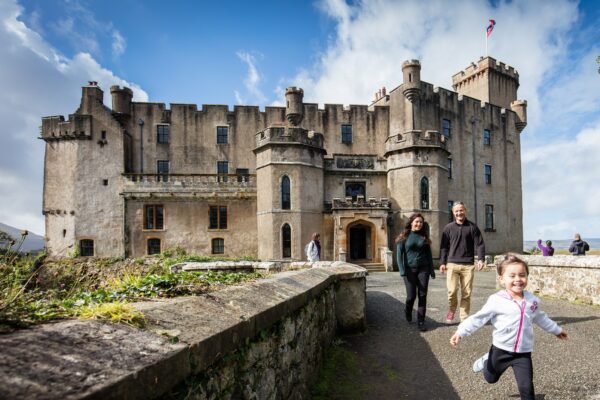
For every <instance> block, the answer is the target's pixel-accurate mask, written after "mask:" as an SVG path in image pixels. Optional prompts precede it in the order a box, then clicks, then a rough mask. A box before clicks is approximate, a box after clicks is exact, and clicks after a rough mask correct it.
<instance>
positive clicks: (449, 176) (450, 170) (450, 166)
mask: <svg viewBox="0 0 600 400" xmlns="http://www.w3.org/2000/svg"><path fill="white" fill-rule="evenodd" d="M448 179H452V158H450V157H448Z"/></svg>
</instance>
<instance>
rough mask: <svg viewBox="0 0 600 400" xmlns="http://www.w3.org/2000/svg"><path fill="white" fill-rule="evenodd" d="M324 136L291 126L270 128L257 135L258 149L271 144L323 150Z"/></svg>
mask: <svg viewBox="0 0 600 400" xmlns="http://www.w3.org/2000/svg"><path fill="white" fill-rule="evenodd" d="M323 142H324V138H323V134H321V133H318V132H314V131H309V130H306V129H303V128H298V127H290V126H283V125H282V126H270V127H268V128H267V129H265V130H263V131H260V132H258V133H257V134H256V147H257V148H259V147H262V146H265V145H267V144H270V143H289V144H303V145H307V146H310V147H314V148H319V149H323Z"/></svg>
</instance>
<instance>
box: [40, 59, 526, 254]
mask: <svg viewBox="0 0 600 400" xmlns="http://www.w3.org/2000/svg"><path fill="white" fill-rule="evenodd" d="M420 68H421V66H420V63H419V62H418V61H416V60H411V61H407V62H405V63H404V64H403V66H402V78H403V81H402V83H401V84H400V86H398V87H396V88H395V89H393V90H391V91H389V92H386V91H385V89H383V90H380V91H379V92H378V93H377V95H376V97H375V100H374V101H373V102H372V103H371V104H370V105H351V106H349V107H344V106H342V105H337V104H326V105H325V106H324V108H322V109H321V108H319V107H318V105H317V104H312V103H304V102H303V96H304V93H303V91H302V89H299V88H294V87H291V88H288V89H287V90H286V106H285V107H266V108H265V110H264V111H260V110H259V108H258V107H253V106H235V107H234V108H233V111H231V110H230V109H229V108H228V107H227V106H220V105H203V106H202V108H201V109H198V108H197V106H196V105H190V104H171V105H170V107H167V106H166V105H165V104H163V103H138V102H133V101H132V92H131V90H129V89H128V88H120V87H118V86H114V87H112V88H111V95H112V109H109V108H107V107H106V106H104V104H103V96H104V94H103V91H102V90H101V89H100V88H99V87H98V86H97V84H95V82H91V83H90V85H88V86H85V87H84V88H83V95H82V100H81V104H80V106H79V108H78V109H77V110H76V112H75V113H74V114H72V115H70V116H69V119H68V120H65V119H64V118H63V117H60V116H58V117H46V118H43V120H42V139H43V140H45V142H46V154H45V166H44V173H45V175H44V204H43V212H44V215H45V216H46V246H47V251H48V253H49V254H51V255H56V256H66V255H68V254H70V253H79V254H82V255H94V256H102V257H106V256H141V255H144V254H149V253H155V252H158V251H161V250H162V249H166V248H174V247H177V246H179V247H182V248H184V249H186V250H187V251H189V252H194V253H203V254H216V255H224V256H228V257H239V256H244V255H248V256H254V257H257V258H259V259H261V260H264V261H266V260H288V261H293V260H301V259H303V258H304V257H305V256H304V254H303V249H304V245H305V244H306V243H307V242H308V240H309V238H310V236H311V234H312V233H313V232H320V233H321V240H322V253H323V254H322V257H323V258H324V259H327V260H347V261H350V262H354V263H359V264H365V265H369V264H380V265H387V264H389V262H387V261H386V260H387V258H389V250H390V249H392V250H393V248H394V246H393V239H394V237H395V236H397V235H398V233H399V232H400V230H401V228H402V226H403V225H404V224H405V223H406V220H407V218H408V217H409V216H410V214H412V213H413V212H420V213H422V214H423V215H424V216H425V218H426V220H427V221H428V222H429V225H430V230H431V236H432V240H433V242H434V244H435V245H434V256H437V252H438V249H437V243H439V237H440V234H441V230H442V229H443V227H444V225H445V224H446V223H447V222H448V221H449V219H450V217H451V216H450V213H449V207H450V204H451V203H452V202H453V201H458V200H460V201H463V202H464V203H465V204H466V206H467V209H468V215H469V218H470V219H471V220H474V221H475V222H477V223H478V225H479V226H480V227H481V229H482V231H484V237H485V240H486V247H487V250H488V252H489V253H501V252H506V251H511V250H512V251H517V250H519V249H520V248H521V246H522V239H523V237H522V198H521V156H520V133H521V131H522V129H523V128H524V127H525V125H526V122H527V121H526V118H527V117H526V102H524V101H517V97H516V96H517V88H518V84H519V76H518V73H517V72H516V71H515V70H514V69H513V68H511V67H507V66H505V65H504V64H503V63H498V62H496V60H494V59H493V58H490V57H486V58H482V59H481V60H479V62H478V63H474V64H472V65H471V66H469V67H468V68H467V69H466V70H465V71H462V72H460V73H458V74H456V75H454V77H453V84H454V87H455V90H457V92H454V91H449V90H446V89H442V88H437V87H433V86H432V85H431V84H429V83H426V82H424V81H421V78H420ZM468 96H473V97H468Z"/></svg>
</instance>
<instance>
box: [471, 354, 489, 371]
mask: <svg viewBox="0 0 600 400" xmlns="http://www.w3.org/2000/svg"><path fill="white" fill-rule="evenodd" d="M488 356H489V353H485V354H484V355H483V356H481V357H480V358H478V359H477V360H475V362H474V363H473V372H481V371H483V366H484V364H485V362H486V361H487V359H488Z"/></svg>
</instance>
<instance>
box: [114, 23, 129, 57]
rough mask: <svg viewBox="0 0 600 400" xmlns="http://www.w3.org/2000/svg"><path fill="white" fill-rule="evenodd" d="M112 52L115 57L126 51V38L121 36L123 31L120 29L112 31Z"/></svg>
mask: <svg viewBox="0 0 600 400" xmlns="http://www.w3.org/2000/svg"><path fill="white" fill-rule="evenodd" d="M112 38H113V42H112V52H113V57H119V56H120V55H121V54H123V53H124V52H125V48H126V47H127V43H125V38H124V37H123V36H121V33H120V32H119V31H118V30H116V29H115V30H114V31H113V32H112Z"/></svg>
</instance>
